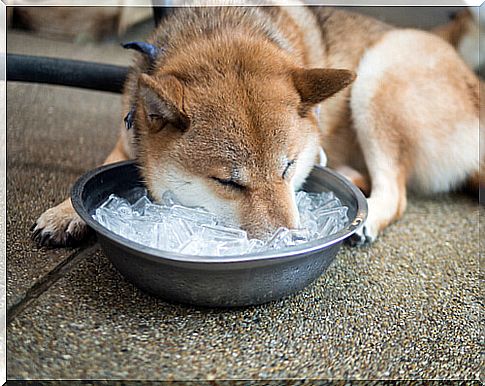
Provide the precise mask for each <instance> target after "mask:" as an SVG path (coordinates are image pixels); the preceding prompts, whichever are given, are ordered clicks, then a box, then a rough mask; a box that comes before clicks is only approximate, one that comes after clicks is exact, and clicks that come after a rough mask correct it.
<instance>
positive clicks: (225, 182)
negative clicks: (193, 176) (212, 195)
mask: <svg viewBox="0 0 485 386" xmlns="http://www.w3.org/2000/svg"><path fill="white" fill-rule="evenodd" d="M211 179H213V180H214V181H216V182H217V183H219V184H220V185H223V186H226V187H229V188H232V189H235V190H241V191H242V190H245V189H246V187H245V186H243V185H241V184H238V183H237V182H236V181H234V180H231V179H228V180H225V179H222V178H217V177H211Z"/></svg>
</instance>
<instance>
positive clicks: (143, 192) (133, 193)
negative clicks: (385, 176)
mask: <svg viewBox="0 0 485 386" xmlns="http://www.w3.org/2000/svg"><path fill="white" fill-rule="evenodd" d="M144 196H148V191H147V189H146V188H145V187H144V186H137V187H136V188H133V189H131V190H130V191H129V192H128V193H127V194H126V199H127V200H128V201H129V202H130V203H132V202H136V201H138V200H139V199H140V198H142V197H144Z"/></svg>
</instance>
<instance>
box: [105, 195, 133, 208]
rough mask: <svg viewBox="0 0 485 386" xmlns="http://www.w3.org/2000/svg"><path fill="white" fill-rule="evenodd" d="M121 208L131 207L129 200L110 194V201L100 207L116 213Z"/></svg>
mask: <svg viewBox="0 0 485 386" xmlns="http://www.w3.org/2000/svg"><path fill="white" fill-rule="evenodd" d="M120 206H130V203H129V202H128V200H126V199H124V198H121V197H118V196H117V195H116V194H110V196H109V197H108V199H107V200H106V201H105V202H104V203H103V204H102V205H101V206H100V208H106V209H109V210H111V211H114V212H116V211H117V210H118V208H119V207H120Z"/></svg>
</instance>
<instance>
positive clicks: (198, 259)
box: [71, 160, 367, 264]
mask: <svg viewBox="0 0 485 386" xmlns="http://www.w3.org/2000/svg"><path fill="white" fill-rule="evenodd" d="M123 166H134V167H137V168H138V165H137V163H136V161H134V160H128V161H120V162H115V163H112V164H108V165H103V166H100V167H97V168H95V169H92V170H90V171H88V172H86V173H85V174H83V175H82V176H81V177H80V178H79V179H78V180H77V181H76V182H75V183H74V185H73V187H72V189H71V202H72V205H73V207H74V209H75V210H76V212H77V214H78V215H79V216H80V217H81V218H82V220H83V221H84V222H86V224H87V225H88V226H89V227H90V228H92V229H93V230H94V231H95V232H96V233H99V234H101V235H102V236H104V237H105V238H107V239H110V240H111V241H113V242H116V243H117V244H120V245H121V246H122V247H123V248H125V249H128V250H130V251H132V252H133V253H134V254H136V255H141V254H143V257H144V258H149V259H150V260H154V261H160V259H162V260H171V261H175V262H181V263H210V264H221V263H222V264H227V263H242V262H256V261H263V260H273V259H284V258H292V257H297V256H300V255H306V254H308V253H315V252H318V251H320V250H323V249H325V248H327V247H330V246H332V245H335V244H337V243H339V242H341V241H343V240H344V239H346V238H347V237H349V236H351V235H352V234H354V233H355V232H357V231H358V230H359V229H360V228H361V227H362V226H363V225H364V222H365V220H366V218H367V200H366V198H365V197H364V195H363V194H362V192H361V191H360V190H359V189H358V188H357V187H356V186H355V185H354V184H352V183H351V182H350V181H348V180H347V179H346V178H345V177H344V176H342V175H341V174H339V173H337V172H335V171H333V170H331V169H329V168H328V167H322V166H320V165H315V166H314V167H315V168H317V169H321V170H322V171H323V172H325V173H328V174H330V175H332V176H333V177H335V178H337V179H338V180H339V181H340V182H342V183H343V184H344V185H345V186H346V187H347V188H348V189H350V190H351V192H352V193H353V195H354V196H355V198H356V201H357V210H356V215H355V218H353V219H351V221H350V223H349V224H348V225H347V226H346V227H345V228H343V229H341V230H340V231H338V232H337V233H334V234H333V235H330V236H328V237H324V238H321V239H316V240H313V241H311V242H308V243H304V244H300V245H297V246H293V247H288V248H284V249H282V250H281V249H280V250H269V251H265V252H259V253H250V254H246V255H230V256H206V255H205V256H202V255H201V256H199V255H186V254H182V253H177V252H171V251H164V250H161V249H157V248H152V247H149V246H146V245H143V244H139V243H137V242H135V241H132V240H129V239H127V238H125V237H123V236H120V235H118V234H116V233H114V232H112V231H110V230H109V229H108V228H105V227H104V226H102V225H101V224H100V223H99V222H97V221H96V220H94V219H93V217H92V216H91V215H90V214H89V212H88V210H87V209H86V207H85V206H84V203H83V200H82V194H83V191H84V189H85V186H86V184H87V183H88V181H90V180H91V179H92V178H93V177H95V176H97V175H98V174H102V173H104V172H106V171H108V170H111V169H114V168H118V167H123Z"/></svg>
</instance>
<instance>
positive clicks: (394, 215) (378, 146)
mask: <svg viewBox="0 0 485 386" xmlns="http://www.w3.org/2000/svg"><path fill="white" fill-rule="evenodd" d="M359 139H360V142H361V144H362V149H363V154H364V158H365V161H366V164H367V168H368V171H369V175H370V178H371V192H370V196H369V198H368V199H367V204H368V209H369V213H368V217H367V220H366V222H365V224H364V227H363V228H362V229H361V230H360V232H358V233H356V234H354V235H353V236H352V237H351V239H350V243H351V244H353V245H363V244H365V243H371V242H373V241H375V239H376V238H377V236H378V234H379V233H380V232H381V231H382V230H383V229H384V228H385V227H387V226H388V225H389V224H390V223H392V222H394V221H396V220H397V219H399V218H400V217H401V216H402V214H403V213H404V211H405V209H406V179H407V178H406V168H405V163H402V160H399V159H398V157H397V154H399V151H397V149H396V148H395V146H393V144H392V143H391V142H390V141H389V142H388V141H386V140H385V139H384V138H383V137H382V136H376V137H374V136H372V135H370V136H369V132H367V135H365V136H361V138H359Z"/></svg>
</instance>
